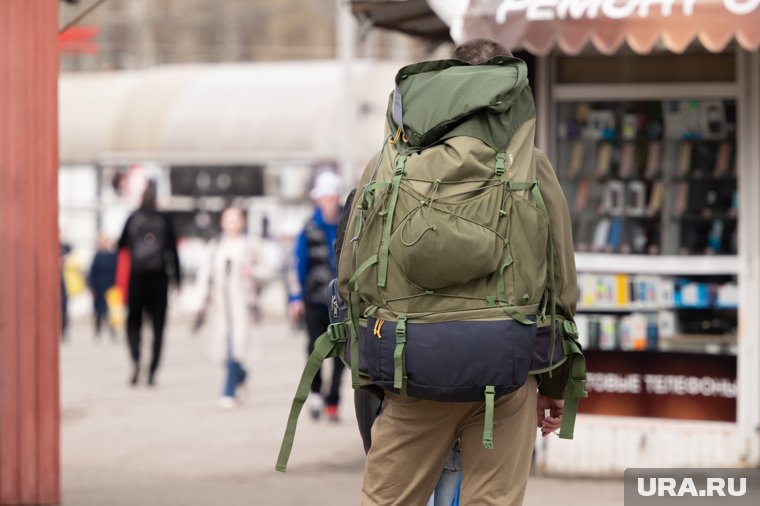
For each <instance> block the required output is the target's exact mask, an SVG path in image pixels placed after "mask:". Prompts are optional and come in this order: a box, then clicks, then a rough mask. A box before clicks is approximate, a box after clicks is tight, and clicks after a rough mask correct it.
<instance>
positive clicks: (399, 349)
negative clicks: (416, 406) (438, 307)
mask: <svg viewBox="0 0 760 506" xmlns="http://www.w3.org/2000/svg"><path fill="white" fill-rule="evenodd" d="M405 348H406V315H405V314H404V313H401V314H400V315H398V320H397V321H396V349H395V350H394V351H393V388H396V389H398V390H399V391H400V392H401V394H402V395H406V371H405V366H406V364H405V363H404V350H405Z"/></svg>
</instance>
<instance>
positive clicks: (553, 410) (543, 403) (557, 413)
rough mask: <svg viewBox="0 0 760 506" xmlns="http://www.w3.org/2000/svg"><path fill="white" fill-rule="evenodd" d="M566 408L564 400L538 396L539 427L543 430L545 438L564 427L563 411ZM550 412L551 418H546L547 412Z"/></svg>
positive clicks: (542, 433)
mask: <svg viewBox="0 0 760 506" xmlns="http://www.w3.org/2000/svg"><path fill="white" fill-rule="evenodd" d="M564 407H565V401H563V400H562V399H552V398H550V397H545V396H543V395H541V394H538V407H537V408H536V415H537V425H538V428H539V429H541V435H542V436H543V437H546V436H548V435H549V434H551V433H552V432H554V431H555V430H557V429H559V427H560V425H562V410H563V409H564ZM547 409H548V410H549V416H546V412H545V410H547Z"/></svg>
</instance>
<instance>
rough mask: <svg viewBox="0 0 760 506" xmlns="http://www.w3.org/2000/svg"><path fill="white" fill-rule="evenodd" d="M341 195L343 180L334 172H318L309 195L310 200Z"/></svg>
mask: <svg viewBox="0 0 760 506" xmlns="http://www.w3.org/2000/svg"><path fill="white" fill-rule="evenodd" d="M342 193H343V180H342V179H341V177H340V176H339V175H337V174H336V173H335V172H320V173H319V174H318V175H317V179H316V180H315V181H314V188H312V190H311V192H310V193H309V197H311V198H312V200H317V199H318V198H320V197H327V196H330V195H338V196H340V195H341V194H342Z"/></svg>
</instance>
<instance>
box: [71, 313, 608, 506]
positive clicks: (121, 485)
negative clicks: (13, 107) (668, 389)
mask: <svg viewBox="0 0 760 506" xmlns="http://www.w3.org/2000/svg"><path fill="white" fill-rule="evenodd" d="M87 323H88V322H75V323H74V325H73V327H72V329H71V334H70V340H69V342H67V343H66V344H65V345H64V346H63V347H62V350H61V361H62V363H61V371H62V461H63V490H64V504H65V505H67V506H135V505H140V506H220V505H225V506H237V505H241V506H242V505H246V506H251V505H265V506H269V505H274V506H289V505H293V506H296V505H298V506H304V505H305V506H322V505H325V506H327V505H330V506H342V505H357V504H358V503H359V500H358V498H359V490H360V486H361V473H362V467H363V460H364V455H363V452H362V447H361V441H360V438H359V434H358V431H357V430H356V425H355V421H354V419H353V403H352V399H353V396H352V393H351V387H350V380H349V378H348V375H346V376H345V377H344V384H343V392H344V399H345V401H346V402H344V404H343V407H342V422H341V423H340V424H329V423H327V422H326V421H319V422H314V421H312V420H311V419H309V418H308V416H306V414H304V416H302V418H301V422H300V425H299V429H298V433H297V436H296V442H295V446H294V450H293V455H292V457H291V461H290V466H289V470H288V472H287V473H286V474H282V473H277V472H275V471H274V463H275V460H276V456H277V452H278V450H279V444H280V438H281V437H282V432H283V429H284V426H285V420H286V418H287V414H288V410H289V406H290V401H291V399H292V396H293V393H294V392H295V387H296V383H297V381H298V378H299V375H300V371H301V366H302V365H303V361H304V359H305V351H304V349H305V336H303V335H300V334H296V333H295V332H293V331H292V330H291V329H290V328H289V327H288V326H287V325H283V324H279V323H267V324H264V325H261V326H260V327H259V328H258V329H257V333H258V335H259V336H261V338H262V357H263V358H262V359H261V360H259V361H258V362H257V363H255V364H254V365H253V367H252V373H253V374H252V381H251V398H250V400H249V402H248V403H247V404H246V405H244V406H243V407H242V408H240V409H238V410H235V411H230V412H225V411H221V410H220V409H219V408H218V407H217V404H216V402H217V399H218V396H219V393H220V389H221V384H222V376H223V370H222V368H221V367H220V366H217V365H216V364H214V363H212V362H211V361H210V360H209V359H208V358H207V355H206V353H205V344H204V342H203V341H202V340H201V339H200V338H195V337H193V336H191V335H190V333H189V330H188V329H189V323H188V322H186V321H182V318H180V317H178V316H176V315H174V317H173V318H172V325H171V326H170V328H169V329H168V332H167V336H166V342H165V350H164V351H165V353H164V362H163V367H162V369H161V371H160V376H159V378H158V380H159V386H158V387H157V388H155V389H149V388H148V387H146V386H144V385H140V386H139V387H138V388H130V387H129V386H127V377H128V375H129V361H128V358H127V351H126V344H125V343H124V339H123V338H121V339H120V340H119V341H118V342H111V341H110V339H108V338H105V337H104V338H103V341H102V342H95V340H94V338H93V337H92V331H91V330H90V325H89V324H87ZM146 344H150V337H148V341H147V343H146ZM147 349H149V347H146V350H147ZM146 358H147V357H146ZM622 496H623V491H622V483H621V482H620V481H590V480H564V479H549V478H532V479H531V482H530V484H529V486H528V493H527V498H526V501H525V504H526V505H528V506H534V505H535V506H538V505H542V506H545V505H547V504H555V503H557V504H563V505H567V506H572V505H576V504H577V505H581V504H582V505H584V506H595V505H599V506H602V505H603V506H615V505H622V502H623V501H622Z"/></svg>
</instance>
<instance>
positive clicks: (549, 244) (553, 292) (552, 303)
mask: <svg viewBox="0 0 760 506" xmlns="http://www.w3.org/2000/svg"><path fill="white" fill-rule="evenodd" d="M531 193H532V194H533V201H534V202H535V204H536V207H538V209H539V210H540V211H541V212H543V213H544V214H545V215H546V218H547V220H548V218H549V211H548V210H547V209H546V203H545V202H544V198H543V196H542V195H541V190H540V189H539V187H538V182H536V184H535V185H534V186H533V188H532V189H531ZM553 243H554V241H553V239H552V231H551V225H549V227H548V238H547V241H546V262H547V264H546V265H547V271H548V272H547V277H548V279H547V287H548V290H547V295H548V298H549V308H550V314H551V320H550V325H551V328H550V332H551V345H550V347H549V376H551V375H552V369H553V365H554V350H555V346H556V338H557V326H556V321H557V289H556V287H555V286H554V244H553ZM542 316H543V315H542Z"/></svg>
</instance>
